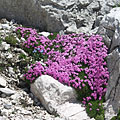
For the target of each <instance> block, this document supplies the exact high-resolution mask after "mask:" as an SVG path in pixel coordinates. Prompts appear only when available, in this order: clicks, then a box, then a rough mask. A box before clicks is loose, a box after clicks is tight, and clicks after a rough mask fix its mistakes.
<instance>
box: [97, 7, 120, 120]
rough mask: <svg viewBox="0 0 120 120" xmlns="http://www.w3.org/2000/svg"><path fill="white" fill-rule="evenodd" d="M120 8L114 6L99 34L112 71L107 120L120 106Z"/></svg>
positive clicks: (109, 83) (107, 94)
mask: <svg viewBox="0 0 120 120" xmlns="http://www.w3.org/2000/svg"><path fill="white" fill-rule="evenodd" d="M119 13H120V8H119V7H116V8H113V9H112V10H111V11H110V13H109V14H107V15H105V16H104V17H103V19H102V21H101V23H100V27H99V29H98V34H100V35H102V36H103V38H104V42H105V44H106V45H107V46H108V48H109V50H108V57H107V65H108V70H109V73H110V78H109V80H108V86H107V92H106V100H107V104H106V114H105V116H106V120H110V118H112V117H113V116H114V115H116V113H117V112H118V110H119V108H120V27H119V26H120V14H119Z"/></svg>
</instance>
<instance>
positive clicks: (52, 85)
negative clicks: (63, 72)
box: [30, 75, 90, 120]
mask: <svg viewBox="0 0 120 120" xmlns="http://www.w3.org/2000/svg"><path fill="white" fill-rule="evenodd" d="M30 87H31V92H32V93H33V94H34V95H35V96H36V97H37V98H38V99H39V100H40V102H41V103H42V105H43V106H44V107H45V108H46V109H47V111H48V112H50V113H52V114H55V115H59V116H60V117H61V118H62V119H63V120H90V118H89V117H88V116H87V113H86V111H85V107H82V106H81V104H80V103H78V102H77V100H76V92H75V90H74V89H73V88H71V87H69V86H66V85H63V84H61V83H60V82H58V81H57V80H55V79H54V78H52V77H51V76H48V75H42V76H40V77H39V78H37V79H36V80H35V82H34V83H32V84H31V85H30ZM80 118H81V119H80Z"/></svg>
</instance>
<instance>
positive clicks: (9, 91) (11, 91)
mask: <svg viewBox="0 0 120 120" xmlns="http://www.w3.org/2000/svg"><path fill="white" fill-rule="evenodd" d="M0 92H2V93H4V94H5V95H8V96H9V95H13V94H15V91H14V90H11V89H9V88H0Z"/></svg>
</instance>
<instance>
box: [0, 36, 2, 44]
mask: <svg viewBox="0 0 120 120" xmlns="http://www.w3.org/2000/svg"><path fill="white" fill-rule="evenodd" d="M2 41H3V39H2V38H1V37H0V45H1V44H2Z"/></svg>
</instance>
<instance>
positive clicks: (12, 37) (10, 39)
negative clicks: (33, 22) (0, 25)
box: [5, 35, 18, 46]
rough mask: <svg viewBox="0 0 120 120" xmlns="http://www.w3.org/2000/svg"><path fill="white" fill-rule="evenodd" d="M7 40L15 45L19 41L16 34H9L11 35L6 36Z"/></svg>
mask: <svg viewBox="0 0 120 120" xmlns="http://www.w3.org/2000/svg"><path fill="white" fill-rule="evenodd" d="M5 41H6V42H7V43H8V44H10V45H13V46H15V45H16V44H17V43H18V41H17V40H16V38H15V37H14V35H9V36H7V37H5Z"/></svg>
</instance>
